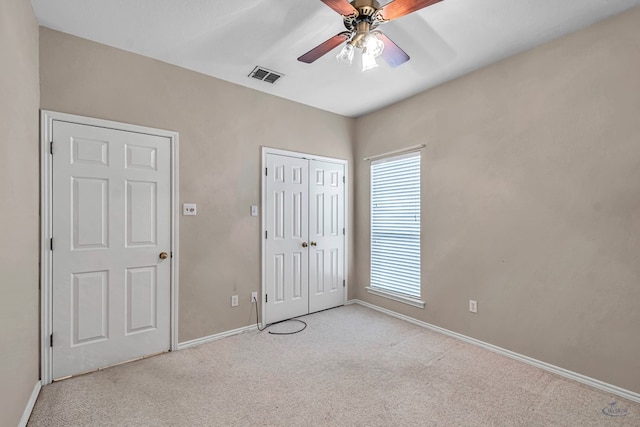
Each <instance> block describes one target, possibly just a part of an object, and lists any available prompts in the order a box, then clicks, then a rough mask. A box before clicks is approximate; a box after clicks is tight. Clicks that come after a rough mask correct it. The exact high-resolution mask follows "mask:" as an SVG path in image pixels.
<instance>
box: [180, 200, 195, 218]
mask: <svg viewBox="0 0 640 427" xmlns="http://www.w3.org/2000/svg"><path fill="white" fill-rule="evenodd" d="M197 213H198V209H197V206H196V204H195V203H183V204H182V215H196V214H197Z"/></svg>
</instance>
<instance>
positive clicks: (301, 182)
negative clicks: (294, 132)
mask: <svg viewBox="0 0 640 427" xmlns="http://www.w3.org/2000/svg"><path fill="white" fill-rule="evenodd" d="M266 159H267V172H266V173H267V175H266V176H265V179H266V190H265V191H266V207H265V209H266V211H265V216H266V230H265V231H266V236H265V238H266V240H267V242H266V256H265V262H266V266H265V271H266V283H265V296H266V302H264V305H263V307H264V310H265V319H266V322H267V323H273V322H277V321H279V320H284V319H288V318H291V317H296V316H300V315H303V314H307V313H308V312H309V282H308V265H309V256H308V255H309V249H308V246H307V245H308V194H309V185H308V176H309V164H308V160H305V159H300V158H294V157H287V156H280V155H275V154H268V155H267V156H266Z"/></svg>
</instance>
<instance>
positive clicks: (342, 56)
mask: <svg viewBox="0 0 640 427" xmlns="http://www.w3.org/2000/svg"><path fill="white" fill-rule="evenodd" d="M354 50H355V49H354V48H353V45H352V44H349V43H347V44H345V45H344V47H343V48H342V50H341V51H340V53H338V54H337V55H336V60H337V61H338V62H339V63H341V64H346V65H351V62H353V53H354Z"/></svg>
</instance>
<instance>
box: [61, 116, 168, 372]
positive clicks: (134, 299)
mask: <svg viewBox="0 0 640 427" xmlns="http://www.w3.org/2000/svg"><path fill="white" fill-rule="evenodd" d="M52 135H53V150H54V151H53V174H52V179H53V181H52V199H53V218H52V228H53V252H52V254H53V261H52V262H53V282H52V294H53V295H52V298H53V300H52V303H53V305H52V310H53V312H52V323H53V327H52V330H53V349H52V358H53V378H54V379H57V378H61V377H66V376H69V375H74V374H79V373H83V372H87V371H91V370H95V369H98V368H101V367H104V366H108V365H112V364H116V363H119V362H123V361H127V360H131V359H134V358H138V357H141V356H144V355H149V354H154V353H158V352H163V351H167V350H169V347H170V269H171V266H170V260H169V259H168V257H167V258H165V257H164V254H163V255H162V257H161V256H160V255H161V253H166V254H167V255H169V254H170V244H171V242H170V235H171V234H170V227H171V225H170V209H171V189H170V174H171V171H170V141H169V139H168V138H165V137H159V136H152V135H146V134H141V133H134V132H125V131H122V130H115V129H107V128H102V127H95V126H88V125H81V124H75V123H68V122H62V121H54V123H53V131H52Z"/></svg>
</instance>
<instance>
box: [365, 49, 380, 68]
mask: <svg viewBox="0 0 640 427" xmlns="http://www.w3.org/2000/svg"><path fill="white" fill-rule="evenodd" d="M377 66H378V63H377V62H376V57H375V56H373V55H372V54H370V53H368V52H367V51H366V50H365V51H364V52H362V71H367V70H370V69H372V68H376V67H377Z"/></svg>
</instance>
